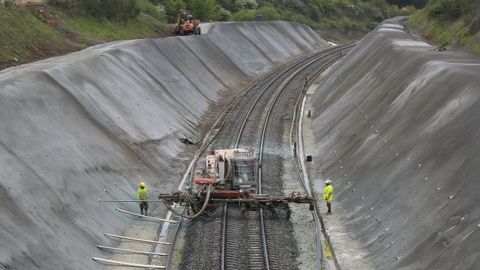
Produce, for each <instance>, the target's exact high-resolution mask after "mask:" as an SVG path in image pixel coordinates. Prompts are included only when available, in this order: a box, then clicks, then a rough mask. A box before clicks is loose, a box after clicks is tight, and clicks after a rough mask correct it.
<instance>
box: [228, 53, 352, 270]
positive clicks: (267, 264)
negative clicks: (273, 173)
mask: <svg viewBox="0 0 480 270" xmlns="http://www.w3.org/2000/svg"><path fill="white" fill-rule="evenodd" d="M342 50H343V49H342V48H338V47H337V48H333V49H331V50H326V51H322V52H320V53H318V54H315V55H314V56H311V57H309V58H306V59H305V60H304V61H301V62H299V63H298V64H304V63H305V62H308V63H306V64H304V65H303V66H302V67H301V68H299V69H298V70H296V71H295V72H293V73H292V74H290V75H289V77H288V78H287V79H286V80H285V81H284V82H283V83H282V84H281V86H280V87H279V88H278V90H277V91H276V93H275V97H274V99H273V100H272V101H271V102H270V106H269V109H268V111H267V113H266V119H265V120H264V125H263V129H262V135H261V139H260V151H259V163H260V164H262V161H263V148H264V143H265V137H266V129H267V127H268V122H269V119H270V114H271V111H272V110H273V107H274V105H275V104H276V102H277V100H278V97H279V96H280V94H281V93H282V92H283V90H284V89H285V88H286V86H287V85H288V84H289V83H290V82H291V81H292V80H293V78H294V77H295V76H296V75H297V74H299V73H300V72H301V71H303V70H304V69H306V68H307V67H309V66H310V65H312V64H313V63H315V62H317V61H319V60H320V59H323V58H325V57H327V56H331V55H332V54H334V53H337V52H338V51H342ZM311 59H313V60H311ZM329 63H330V62H329ZM298 64H296V65H294V66H292V67H290V68H288V69H286V70H284V71H283V72H281V73H280V74H278V75H277V76H275V79H274V80H272V81H271V82H270V83H268V84H267V85H266V86H265V87H264V88H263V91H262V92H261V93H260V95H258V96H257V98H256V99H255V101H254V103H253V104H252V105H251V107H250V108H249V110H248V112H247V114H246V116H245V118H244V121H243V122H242V125H241V127H240V130H239V131H238V135H237V139H236V141H235V145H234V147H235V148H237V147H238V145H239V143H240V140H241V137H242V134H243V131H244V129H245V126H246V123H247V121H248V120H249V118H250V115H251V113H252V111H253V110H254V108H255V107H256V105H257V103H258V101H259V100H260V98H261V97H262V96H263V95H264V93H266V91H267V90H268V89H269V88H270V87H271V86H272V85H273V83H274V82H276V81H277V80H278V78H280V77H281V76H283V75H284V74H286V73H287V72H289V71H291V70H292V69H293V68H295V67H297V66H298ZM258 192H259V193H262V173H261V171H260V174H259V189H258ZM226 211H227V205H226V204H225V205H224V214H223V224H226V222H227V216H228V215H227V214H226ZM259 219H260V227H261V238H262V251H263V254H264V267H265V268H266V269H270V262H269V256H268V244H267V240H266V229H265V222H264V215H263V210H262V209H260V211H259ZM223 228H224V230H223V232H222V251H221V269H226V265H225V264H226V259H225V257H226V255H225V253H226V245H225V244H226V240H225V239H226V227H225V226H223Z"/></svg>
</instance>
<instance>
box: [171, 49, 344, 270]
mask: <svg viewBox="0 0 480 270" xmlns="http://www.w3.org/2000/svg"><path fill="white" fill-rule="evenodd" d="M340 50H341V48H340V46H339V47H335V48H331V49H327V50H324V51H321V52H316V53H313V54H312V55H309V56H307V57H306V58H301V59H298V60H296V61H295V62H294V63H289V64H287V65H285V67H286V68H285V69H284V70H282V71H281V73H280V74H279V73H278V72H272V73H270V74H268V75H267V76H265V79H264V81H267V83H266V86H263V87H262V88H261V89H262V91H261V93H260V94H259V95H258V96H256V97H255V101H254V104H253V105H252V106H251V107H250V109H249V111H248V113H247V115H246V116H245V118H244V121H243V123H242V126H241V128H240V130H239V133H238V136H237V140H236V142H235V148H236V147H238V144H239V141H240V138H241V136H242V133H243V130H244V128H245V125H246V123H247V121H248V118H249V117H250V115H251V112H252V111H253V108H254V107H255V106H256V104H257V103H258V101H259V100H260V98H261V97H262V96H263V95H264V93H266V91H267V89H269V88H270V87H271V86H272V85H273V84H274V83H275V82H276V81H277V80H278V79H279V78H280V77H281V76H283V75H285V74H286V73H287V72H289V71H291V70H292V69H294V68H295V67H297V66H298V65H300V64H304V63H305V62H307V61H309V60H311V59H314V58H318V59H315V61H310V63H309V64H312V63H313V62H316V61H318V60H319V59H321V58H323V57H326V56H329V55H332V54H334V53H336V52H338V51H340ZM324 54H325V55H324ZM303 68H306V67H303ZM257 82H258V81H257ZM261 83H262V82H260V84H261ZM254 88H255V87H254V86H253V85H252V86H251V87H250V88H247V89H246V90H245V91H243V92H242V93H241V94H240V95H239V96H237V98H235V99H234V100H233V101H232V102H231V103H230V104H229V106H228V107H227V108H226V109H225V110H224V111H223V112H222V114H221V115H220V117H219V118H217V121H216V122H215V123H214V125H213V126H212V129H211V132H214V133H213V134H212V135H210V132H209V133H208V134H207V135H206V136H205V137H204V140H203V143H202V147H201V148H199V150H197V151H196V154H195V155H194V157H193V159H192V161H191V162H190V165H189V167H188V169H187V171H186V172H185V174H184V177H183V178H182V181H181V182H179V184H178V185H177V188H179V189H181V188H182V187H183V185H184V183H185V181H186V180H187V178H190V179H189V180H190V182H191V181H192V179H193V173H192V172H193V171H194V169H195V164H196V163H197V161H198V160H199V158H200V156H201V155H202V153H203V152H204V151H205V150H206V149H207V147H209V146H210V145H211V144H212V142H213V141H214V140H215V139H216V137H217V136H218V134H219V133H220V131H221V130H223V128H224V127H225V125H226V123H227V122H228V120H230V118H231V116H232V114H233V112H234V111H235V109H236V108H237V107H238V105H239V103H240V102H241V101H242V100H243V99H244V97H245V96H246V95H247V94H249V93H251V91H252V90H254ZM222 119H223V121H221V120H222ZM220 121H221V122H220ZM217 126H218V127H217ZM207 139H208V141H207ZM262 149H263V147H262ZM223 211H224V214H223V218H224V221H223V223H222V252H221V268H222V269H225V266H226V258H225V245H226V237H225V234H226V219H227V216H228V215H227V206H226V205H225V206H224V210H223ZM260 212H262V210H261V209H260ZM262 218H263V214H262ZM180 222H182V221H180ZM180 227H181V226H180V224H179V226H177V229H176V231H175V236H174V240H173V241H172V245H171V246H170V252H169V256H168V258H167V268H170V264H171V258H170V257H171V254H173V249H174V246H175V243H176V239H177V234H178V230H179V229H180ZM263 240H264V241H263V243H265V245H266V239H265V237H263ZM264 250H265V251H264V253H265V254H266V253H267V252H266V248H264ZM266 264H267V269H268V259H267V260H266Z"/></svg>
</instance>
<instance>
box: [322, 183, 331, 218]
mask: <svg viewBox="0 0 480 270" xmlns="http://www.w3.org/2000/svg"><path fill="white" fill-rule="evenodd" d="M323 200H324V201H326V202H327V209H328V211H327V215H331V214H332V200H333V186H332V180H330V179H327V181H325V188H324V189H323Z"/></svg>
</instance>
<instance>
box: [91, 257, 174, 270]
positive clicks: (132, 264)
mask: <svg viewBox="0 0 480 270" xmlns="http://www.w3.org/2000/svg"><path fill="white" fill-rule="evenodd" d="M92 260H94V261H96V262H98V263H102V264H107V265H117V266H126V267H136V268H147V269H167V267H165V266H162V265H152V264H138V263H129V262H121V261H114V260H107V259H102V258H96V257H93V258H92Z"/></svg>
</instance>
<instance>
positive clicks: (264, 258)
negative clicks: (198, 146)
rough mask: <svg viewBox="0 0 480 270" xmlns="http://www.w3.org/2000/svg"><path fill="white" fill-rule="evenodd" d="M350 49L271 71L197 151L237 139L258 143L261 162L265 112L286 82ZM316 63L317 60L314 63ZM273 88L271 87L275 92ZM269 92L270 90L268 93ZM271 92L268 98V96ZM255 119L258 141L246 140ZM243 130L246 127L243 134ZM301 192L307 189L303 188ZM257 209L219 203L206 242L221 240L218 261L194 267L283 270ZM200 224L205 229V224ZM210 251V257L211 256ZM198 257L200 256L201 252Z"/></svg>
mask: <svg viewBox="0 0 480 270" xmlns="http://www.w3.org/2000/svg"><path fill="white" fill-rule="evenodd" d="M350 48H351V45H348V46H343V47H337V48H333V49H331V50H327V51H323V52H321V53H316V54H314V55H311V56H309V57H307V58H305V59H302V60H300V61H297V62H295V63H294V64H293V65H290V66H289V67H287V68H285V69H283V70H282V71H281V72H280V73H277V74H271V75H270V76H269V77H267V79H266V80H265V81H263V82H262V83H260V84H259V85H260V87H258V88H257V89H252V91H249V92H248V93H245V94H244V95H242V98H243V99H244V100H243V101H242V99H240V100H238V101H237V102H236V103H235V106H233V107H232V108H231V109H230V110H229V111H228V115H227V117H226V118H225V119H224V121H223V122H222V124H221V126H220V127H218V128H217V130H218V132H217V133H216V135H215V136H214V138H212V140H211V141H210V143H208V145H206V146H205V147H204V148H203V149H202V151H203V150H205V149H207V146H210V147H211V148H225V147H227V148H228V147H233V148H237V147H239V145H240V143H242V144H243V145H248V146H249V147H252V146H254V145H258V149H260V151H259V160H260V164H262V162H263V153H264V147H265V142H266V141H265V138H266V134H267V129H268V124H269V120H270V115H271V113H272V110H273V108H274V106H275V104H276V103H277V100H278V98H279V97H280V95H281V94H282V92H283V91H284V89H286V88H287V86H289V84H291V83H292V82H293V81H294V79H296V81H297V84H298V81H299V79H298V78H299V77H300V78H302V79H303V78H304V76H305V75H304V74H303V73H302V71H305V70H307V69H308V68H310V67H312V66H313V68H312V69H313V70H314V72H313V74H312V72H310V73H307V74H308V75H307V76H309V77H313V75H315V74H316V73H317V74H318V72H319V70H320V71H322V70H324V69H326V67H328V66H330V65H331V64H332V63H333V62H335V61H336V60H338V58H340V57H341V56H342V53H343V52H345V51H346V50H349V49H350ZM320 60H323V61H320ZM319 62H320V64H315V63H319ZM302 75H303V76H302ZM282 77H284V78H283V82H281V83H280V85H277V84H279V81H282ZM300 82H301V83H303V80H300ZM306 85H307V84H305V85H303V86H302V87H304V86H306ZM272 89H274V90H275V89H276V91H274V90H272ZM302 89H303V88H302ZM255 90H257V91H255ZM272 91H273V92H274V93H271V92H272ZM267 93H268V94H267ZM266 94H267V95H266ZM297 95H298V98H297V100H298V99H299V98H300V96H302V95H303V94H302V93H297ZM264 96H265V97H264ZM272 96H273V98H271V97H272ZM242 102H243V104H242ZM297 103H298V102H297ZM246 104H250V107H249V110H247V111H246V110H239V111H235V107H237V108H238V107H242V108H245V107H246V106H245V105H246ZM256 108H260V109H256ZM265 109H266V110H265ZM242 114H243V115H242ZM261 114H263V115H264V117H260V116H259V115H261ZM240 115H242V118H243V122H242V124H241V125H240V126H239V127H238V129H237V131H236V133H237V136H232V130H234V129H235V125H232V124H233V123H238V119H239V118H240ZM232 118H234V119H236V120H237V121H230V122H229V121H228V120H229V119H232ZM258 119H264V120H263V125H262V129H261V132H260V133H261V135H260V140H258V139H256V141H257V143H255V142H252V141H250V140H251V139H252V138H255V136H254V135H253V134H255V133H258V132H259V131H258V129H256V128H252V127H248V126H252V125H253V126H255V125H256V126H257V127H258ZM246 130H248V132H245V131H246ZM222 131H223V132H225V131H228V132H226V134H225V135H226V136H225V135H224V136H222ZM216 137H217V138H222V137H223V138H224V139H223V140H222V139H215V138H216ZM232 137H236V140H235V142H233V143H232V142H231V140H228V138H232ZM245 138H247V139H245ZM254 141H255V139H254ZM258 142H259V143H258ZM198 156H200V155H198ZM192 171H193V167H192ZM261 171H263V170H261ZM191 175H192V173H191ZM305 190H308V189H307V188H305ZM262 191H263V189H262V174H260V183H259V192H260V193H262ZM218 212H219V211H217V213H218ZM257 213H258V214H256V213H252V212H250V213H249V214H248V215H247V216H245V215H244V214H243V215H242V214H241V213H240V212H239V210H238V209H236V208H235V207H233V208H232V207H228V206H227V205H224V207H223V208H222V213H221V214H220V215H219V216H221V217H222V225H221V226H216V227H218V228H220V233H218V232H217V233H214V234H213V235H214V236H212V237H208V238H209V239H210V242H217V243H220V248H221V250H220V254H218V255H219V256H218V257H219V258H220V260H219V262H216V261H212V262H211V263H209V264H207V265H196V267H209V268H211V269H218V268H220V269H285V268H283V267H282V266H280V265H279V264H281V262H280V263H278V260H279V259H280V258H279V257H280V256H277V254H279V252H269V251H270V250H274V249H276V248H277V249H278V246H277V245H275V241H272V240H271V239H272V238H271V237H268V236H267V232H266V231H267V230H269V231H271V232H272V231H275V230H274V228H275V226H274V225H275V224H273V223H271V222H267V223H268V224H266V222H265V219H264V213H263V210H262V209H260V210H259V211H258V212H257ZM218 214H219V213H218ZM256 215H258V217H255V216H256ZM216 222H218V221H216ZM318 226H320V224H318ZM202 227H203V228H205V226H202ZM317 230H319V229H317ZM205 232H206V231H203V232H199V233H200V234H201V233H205ZM209 250H212V249H209ZM270 253H271V254H270ZM209 255H210V256H212V254H209ZM200 257H203V258H204V259H205V257H204V256H200ZM213 257H215V256H213ZM239 258H243V260H240V259H239ZM217 263H218V265H217ZM271 264H273V266H271Z"/></svg>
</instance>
